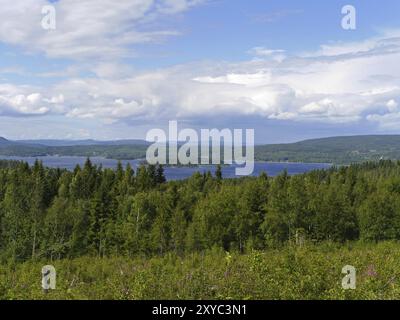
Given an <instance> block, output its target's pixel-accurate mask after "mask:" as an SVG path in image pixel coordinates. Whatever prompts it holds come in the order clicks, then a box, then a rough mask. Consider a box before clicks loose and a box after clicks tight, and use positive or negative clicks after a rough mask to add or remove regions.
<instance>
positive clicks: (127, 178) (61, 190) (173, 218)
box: [0, 159, 400, 261]
mask: <svg viewBox="0 0 400 320" xmlns="http://www.w3.org/2000/svg"><path fill="white" fill-rule="evenodd" d="M2 166H3V168H2V169H1V170H0V223H1V233H0V248H1V251H0V252H1V259H3V260H8V259H12V260H15V261H26V260H28V259H43V258H44V259H50V260H54V259H63V258H74V257H80V256H83V255H91V256H98V257H105V256H112V255H122V256H127V257H132V256H135V255H142V256H143V255H144V256H152V255H163V254H165V253H167V252H174V253H176V254H185V253H187V252H194V251H197V252H199V251H202V250H205V249H210V248H213V247H219V248H222V249H223V250H226V251H238V252H241V253H243V252H246V251H248V250H252V249H256V250H262V249H266V248H275V247H277V246H280V245H283V244H285V243H288V242H293V241H294V242H296V241H297V242H304V241H310V242H313V243H318V242H322V241H326V240H328V241H333V242H338V243H344V242H346V241H353V240H362V241H382V240H397V239H399V238H400V197H399V194H400V162H392V161H381V162H371V163H364V164H358V165H351V166H341V167H333V168H332V169H329V170H320V171H318V170H317V171H313V172H310V173H306V174H303V175H295V176H289V175H288V174H287V173H286V172H282V173H281V174H280V175H279V176H277V177H274V178H271V177H268V175H267V174H266V173H263V174H261V175H260V176H259V177H248V178H240V179H223V177H222V174H221V170H217V172H216V174H215V176H212V175H211V174H210V173H206V174H200V173H197V174H194V175H193V176H192V177H191V178H189V179H187V180H184V181H170V182H166V181H165V177H164V174H163V168H162V166H151V165H150V166H145V165H142V166H140V167H139V168H138V170H137V172H134V170H133V169H132V168H131V167H130V166H127V167H126V168H123V167H122V166H121V165H119V166H118V168H117V169H116V170H112V169H102V168H101V167H96V166H94V165H93V164H92V163H91V161H90V159H87V161H86V163H85V165H84V166H83V167H82V168H80V167H79V166H77V167H76V168H75V170H74V171H72V172H70V171H67V170H61V169H49V168H45V167H43V165H42V164H41V163H40V162H38V161H37V162H36V163H35V165H34V166H32V167H29V166H28V164H26V163H23V162H17V163H14V164H13V165H10V164H9V163H8V162H2Z"/></svg>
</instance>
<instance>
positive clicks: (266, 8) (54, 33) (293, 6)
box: [0, 0, 400, 143]
mask: <svg viewBox="0 0 400 320" xmlns="http://www.w3.org/2000/svg"><path fill="white" fill-rule="evenodd" d="M48 5H51V6H53V7H54V9H55V13H56V16H55V22H56V24H55V29H49V28H43V25H42V20H43V19H45V18H48V16H47V15H46V13H42V8H43V7H44V6H48ZM346 5H352V6H353V7H354V8H355V10H356V11H355V13H356V15H355V17H356V20H355V21H356V28H355V29H352V30H348V29H344V28H343V27H342V19H343V18H344V17H345V16H346V14H343V13H342V8H343V7H344V6H346ZM399 17H400V2H399V1H398V0H380V1H377V0H369V1H363V0H346V1H339V0H328V1H320V0H302V1H300V0H279V1H278V0H124V1H114V0H58V1H46V0H12V1H11V0H0V136H3V137H6V138H8V139H14V140H16V139H88V138H91V139H101V140H113V139H131V138H137V139H144V138H145V136H146V132H147V131H148V130H150V129H153V128H162V129H166V128H167V127H168V121H171V120H177V121H178V123H179V127H180V129H183V128H193V129H196V130H198V129H202V128H204V129H212V128H219V129H222V128H231V129H238V128H243V129H246V128H250V129H254V130H255V139H256V142H257V143H285V142H292V141H299V140H303V139H309V138H318V137H327V136H339V135H356V134H400V63H399V61H400V19H399ZM46 21H47V20H46Z"/></svg>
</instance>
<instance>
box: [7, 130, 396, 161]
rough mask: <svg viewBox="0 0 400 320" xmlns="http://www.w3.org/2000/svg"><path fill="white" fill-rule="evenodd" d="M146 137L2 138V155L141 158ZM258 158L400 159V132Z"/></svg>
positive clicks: (267, 152)
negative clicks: (81, 138) (137, 138)
mask: <svg viewBox="0 0 400 320" xmlns="http://www.w3.org/2000/svg"><path fill="white" fill-rule="evenodd" d="M148 145H149V143H147V142H146V141H144V140H117V141H97V140H78V141H74V140H20V141H11V140H7V139H5V138H1V137H0V155H5V156H34V157H36V156H45V155H62V156H85V157H93V156H101V157H106V158H113V159H140V158H144V157H145V155H146V150H147V146H148ZM255 159H256V160H258V161H289V162H324V163H334V164H349V163H354V162H363V161H369V160H371V161H372V160H373V161H376V160H379V159H392V160H400V135H366V136H348V137H331V138H321V139H312V140H305V141H300V142H296V143H288V144H270V145H259V146H256V147H255Z"/></svg>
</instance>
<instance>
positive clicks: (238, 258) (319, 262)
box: [0, 242, 400, 300]
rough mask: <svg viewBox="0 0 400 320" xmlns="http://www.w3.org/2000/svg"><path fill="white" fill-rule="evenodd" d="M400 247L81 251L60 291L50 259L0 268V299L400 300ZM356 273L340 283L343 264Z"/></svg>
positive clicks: (63, 272) (62, 263)
mask: <svg viewBox="0 0 400 320" xmlns="http://www.w3.org/2000/svg"><path fill="white" fill-rule="evenodd" d="M399 261H400V247H399V245H398V243H393V242H387V243H380V244H377V245H365V244H363V245H361V244H351V245H350V244H349V245H347V246H335V245H333V244H332V243H322V244H321V245H318V246H315V245H306V246H303V247H293V246H285V247H284V248H281V249H280V250H267V251H255V250H252V251H250V252H249V253H247V254H239V253H235V252H230V253H227V252H224V251H223V250H221V249H217V248H214V249H210V250H207V251H205V252H203V253H198V252H194V253H191V254H187V255H185V256H184V257H180V256H178V255H176V254H172V253H170V254H166V255H164V256H162V257H152V258H141V257H134V258H126V257H109V258H96V257H92V256H83V257H80V258H76V259H72V260H70V259H63V260H57V261H54V262H53V265H54V266H55V268H56V271H57V283H56V290H50V292H48V293H47V294H45V293H44V292H42V290H41V287H40V270H41V267H42V266H43V265H44V264H45V263H46V261H45V260H43V261H35V262H33V261H28V262H24V263H18V264H5V265H1V266H0V299H71V300H72V299H211V300H214V299H268V300H269V299H301V300H304V299H306V300H307V299H341V300H347V299H399V298H400V278H399V277H400V274H399V269H400V263H399ZM348 264H351V265H353V266H354V267H355V268H356V271H357V283H356V284H357V287H356V289H355V290H344V289H343V288H342V286H341V281H342V278H343V276H344V275H343V274H342V273H341V271H342V268H343V266H345V265H348Z"/></svg>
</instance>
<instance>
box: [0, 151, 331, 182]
mask: <svg viewBox="0 0 400 320" xmlns="http://www.w3.org/2000/svg"><path fill="white" fill-rule="evenodd" d="M0 159H5V160H21V161H25V162H28V163H29V164H30V165H32V164H33V163H34V162H35V160H36V159H38V160H40V161H42V162H43V165H45V166H47V167H51V168H65V169H68V170H73V169H74V168H75V166H76V165H78V164H79V165H80V166H81V167H82V166H83V164H84V163H85V161H86V157H74V156H44V157H12V156H0ZM90 160H91V161H92V163H93V164H95V165H100V164H101V165H102V166H103V168H116V167H117V164H118V160H114V159H105V158H101V157H92V158H90ZM141 161H142V160H121V163H122V164H123V165H124V166H125V165H126V164H127V163H130V164H131V166H132V167H133V168H134V169H135V168H137V166H138V165H139V164H140V162H141ZM330 166H331V165H330V164H326V163H283V162H256V163H255V164H254V172H253V176H258V175H260V173H262V172H263V171H264V172H266V173H267V174H268V175H269V176H272V177H273V176H276V175H278V174H279V173H281V172H282V171H283V170H285V169H286V170H287V171H288V173H289V174H290V175H295V174H301V173H305V172H308V171H312V170H316V169H327V168H329V167H330ZM215 168H216V167H215V166H198V167H165V168H164V172H165V177H166V178H167V180H181V179H185V178H188V177H190V176H192V175H193V174H194V173H195V172H197V171H199V172H201V173H203V172H207V171H211V173H214V172H215ZM222 175H223V177H224V178H237V177H238V176H236V175H235V166H234V165H232V166H223V167H222Z"/></svg>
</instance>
